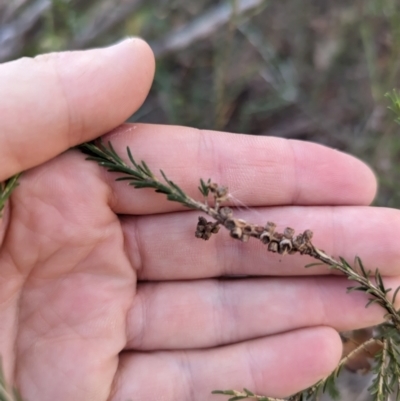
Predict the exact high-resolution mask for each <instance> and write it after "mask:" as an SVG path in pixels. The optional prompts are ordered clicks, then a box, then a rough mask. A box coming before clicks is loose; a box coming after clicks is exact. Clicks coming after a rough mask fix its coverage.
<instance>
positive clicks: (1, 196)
mask: <svg viewBox="0 0 400 401" xmlns="http://www.w3.org/2000/svg"><path fill="white" fill-rule="evenodd" d="M19 176H20V174H16V175H14V176H13V177H11V178H10V179H8V180H7V181H5V182H4V183H1V182H0V217H1V213H2V211H3V209H4V206H5V203H6V201H7V199H8V198H9V197H10V195H11V193H12V191H13V190H14V188H15V187H16V186H17V185H18V178H19Z"/></svg>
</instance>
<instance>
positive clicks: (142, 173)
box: [81, 141, 400, 401]
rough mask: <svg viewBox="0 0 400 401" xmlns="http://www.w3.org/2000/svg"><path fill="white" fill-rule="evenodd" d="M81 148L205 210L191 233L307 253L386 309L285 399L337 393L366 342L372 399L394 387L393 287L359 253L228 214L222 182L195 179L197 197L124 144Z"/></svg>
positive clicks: (262, 399) (398, 321)
mask: <svg viewBox="0 0 400 401" xmlns="http://www.w3.org/2000/svg"><path fill="white" fill-rule="evenodd" d="M81 149H82V150H83V151H84V152H85V153H87V154H88V155H89V157H88V160H92V161H95V162H97V163H98V164H99V165H101V166H103V167H105V168H107V169H108V170H109V171H111V172H118V173H121V174H123V175H122V176H121V177H119V178H117V180H120V181H128V182H129V184H130V185H132V186H134V187H135V188H154V189H155V190H156V192H160V193H163V194H165V195H167V199H169V200H171V201H174V202H179V203H181V204H183V205H185V206H187V207H189V208H192V209H196V210H199V211H202V212H204V213H205V214H207V215H208V216H210V217H211V218H212V219H213V221H207V220H206V219H205V218H204V217H202V216H201V217H199V220H198V223H197V228H196V232H195V236H196V237H197V238H200V239H203V240H208V239H210V238H211V236H212V235H213V234H216V233H218V231H219V229H220V227H224V228H225V229H227V230H228V231H229V233H230V236H231V237H232V238H234V239H237V240H240V241H242V242H247V241H248V240H249V239H250V238H251V237H252V238H255V239H258V240H259V241H261V242H262V243H263V244H265V245H266V250H267V251H269V252H273V253H279V254H283V255H284V254H290V255H291V254H295V253H299V254H301V255H309V256H311V257H312V258H314V259H316V260H317V261H318V262H322V264H326V265H328V266H329V267H330V268H331V269H334V270H338V271H340V272H342V273H343V274H344V275H346V276H347V278H348V279H349V280H352V281H355V282H356V283H357V286H355V287H349V291H362V292H364V293H366V294H368V295H370V296H371V298H370V299H369V302H368V304H367V306H368V305H370V304H372V303H377V304H379V305H380V306H381V307H383V308H384V309H385V310H386V311H387V314H386V316H385V317H386V322H385V324H383V325H382V326H381V329H382V333H381V335H380V336H379V338H373V339H370V340H368V341H366V342H365V343H363V344H361V345H359V346H358V347H357V348H356V349H355V350H353V351H352V352H351V353H350V354H349V355H347V356H346V357H344V358H343V359H342V360H341V361H340V363H339V365H338V367H337V368H336V369H335V371H334V372H333V373H332V374H331V375H330V376H328V377H327V378H325V379H323V380H321V381H319V382H318V383H317V384H315V385H314V386H312V387H310V388H309V389H306V390H304V391H302V392H300V393H297V394H295V395H293V396H291V397H289V398H288V399H287V400H289V401H302V400H309V399H311V397H314V396H316V394H317V393H318V391H319V390H320V389H322V391H325V390H326V391H328V392H329V393H330V394H331V395H332V396H338V391H337V390H336V387H335V380H336V378H337V376H338V374H339V372H340V370H341V368H342V367H343V366H344V365H345V364H346V362H347V361H348V360H349V359H350V358H352V357H353V356H354V355H356V354H357V353H358V352H360V351H361V350H365V349H366V348H367V347H368V346H370V345H371V344H372V343H381V344H383V351H382V352H381V354H380V356H381V357H382V358H383V359H382V361H381V363H380V365H379V369H378V370H376V373H377V380H375V382H374V383H375V385H376V386H377V387H378V388H377V389H375V387H376V386H375V387H374V388H373V389H372V392H373V393H374V394H378V396H377V398H376V400H377V401H384V398H382V397H381V395H382V394H383V395H389V394H391V393H392V392H393V391H394V390H392V387H393V386H390V385H389V384H388V380H389V379H387V377H386V376H384V374H387V375H388V377H390V380H391V382H392V381H393V378H394V379H396V380H397V381H398V379H399V378H398V376H399V375H400V352H399V351H398V349H397V348H396V346H397V345H398V340H396V343H393V346H392V351H391V353H388V351H387V338H391V337H394V332H396V333H397V334H398V333H399V330H400V316H399V313H398V312H397V310H396V308H395V306H394V303H395V298H396V295H397V293H398V292H399V290H396V291H395V293H394V295H392V297H391V300H389V299H388V298H387V295H388V293H389V292H390V291H391V289H386V288H385V286H384V283H383V280H382V277H381V275H380V273H379V271H378V270H376V271H375V274H374V275H373V278H372V279H371V276H372V274H371V272H370V271H367V270H366V269H365V267H364V266H363V263H362V261H361V260H360V259H359V258H356V261H355V267H352V266H350V264H349V263H347V262H346V261H345V260H344V259H343V258H339V260H336V259H334V258H333V257H331V256H329V255H327V254H326V253H325V252H324V251H322V250H320V249H318V248H317V247H316V246H314V244H313V243H312V241H311V239H312V236H313V233H312V231H311V230H305V231H304V232H303V233H299V234H297V235H295V231H294V229H293V228H290V227H286V228H285V230H284V231H283V233H280V232H278V231H277V230H276V224H275V223H273V222H267V223H266V225H264V226H261V225H257V224H253V223H248V222H247V221H245V220H242V219H238V218H236V217H234V212H233V209H231V208H229V207H226V206H222V204H223V203H224V202H226V201H227V200H228V199H229V198H230V194H229V191H228V188H227V187H225V186H220V185H218V184H216V183H213V182H211V180H208V181H204V180H200V186H199V191H200V192H201V194H202V195H203V197H204V201H203V202H200V201H197V200H195V199H193V198H191V197H190V196H188V195H187V194H186V193H185V192H184V191H183V190H182V189H181V188H180V187H179V186H178V185H177V184H175V183H174V182H173V181H171V180H169V179H168V177H167V176H166V175H165V173H164V172H163V171H162V170H161V171H160V172H161V175H162V177H163V180H162V181H161V180H159V179H158V178H157V177H156V176H155V175H154V174H153V173H152V172H151V170H150V169H149V167H148V166H147V165H146V163H145V162H143V161H142V162H141V163H137V162H136V161H135V160H134V158H133V157H132V154H131V151H130V149H129V148H127V155H128V158H129V160H130V162H131V164H132V165H128V164H127V163H125V162H124V161H123V160H122V158H121V157H120V156H119V155H118V154H117V153H116V152H115V150H114V148H113V147H112V145H111V143H109V145H108V147H106V146H105V145H104V144H102V143H101V141H98V142H92V143H88V144H84V145H81ZM210 196H211V197H212V198H213V199H212V201H211V202H210V199H209V197H210ZM316 264H321V263H313V264H311V265H308V266H306V267H311V266H313V265H316ZM396 338H397V337H396ZM388 355H389V356H388ZM388 361H389V362H388ZM388 365H390V366H391V369H392V370H391V371H390V372H389V373H387V366H388ZM373 385H374V384H373ZM374 391H375V392H374ZM215 394H224V395H230V396H232V397H231V398H230V400H229V401H237V400H241V399H245V398H252V399H256V400H259V401H283V400H281V399H276V398H270V397H266V396H261V395H256V394H254V393H252V392H251V391H249V390H246V389H245V390H243V391H237V390H223V391H221V390H219V391H216V392H215Z"/></svg>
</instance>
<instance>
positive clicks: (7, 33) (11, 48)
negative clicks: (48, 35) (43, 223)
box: [0, 0, 51, 62]
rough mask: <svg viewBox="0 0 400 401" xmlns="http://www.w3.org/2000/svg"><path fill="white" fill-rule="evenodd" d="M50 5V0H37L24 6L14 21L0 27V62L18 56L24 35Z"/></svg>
mask: <svg viewBox="0 0 400 401" xmlns="http://www.w3.org/2000/svg"><path fill="white" fill-rule="evenodd" d="M50 7H51V0H37V1H35V2H34V3H32V5H30V6H28V7H26V8H24V10H23V12H22V13H21V15H20V16H19V17H18V18H16V19H15V20H14V21H12V22H10V23H8V24H4V25H3V26H2V27H0V62H2V61H6V60H9V59H11V58H13V57H15V56H18V54H19V53H20V52H21V50H22V48H23V45H24V36H25V35H26V34H27V33H28V32H29V31H30V30H31V29H32V27H33V26H34V25H35V24H36V23H37V22H38V21H39V19H40V18H41V17H42V16H43V15H44V14H45V12H46V11H47V10H48V9H49V8H50Z"/></svg>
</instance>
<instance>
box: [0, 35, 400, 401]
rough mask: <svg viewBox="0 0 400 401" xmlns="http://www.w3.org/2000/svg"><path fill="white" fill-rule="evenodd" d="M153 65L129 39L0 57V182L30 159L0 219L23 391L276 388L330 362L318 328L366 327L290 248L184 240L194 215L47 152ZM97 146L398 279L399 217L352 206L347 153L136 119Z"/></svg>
mask: <svg viewBox="0 0 400 401" xmlns="http://www.w3.org/2000/svg"><path fill="white" fill-rule="evenodd" d="M152 73H153V60H152V56H151V53H150V52H149V50H148V48H147V47H146V45H144V44H143V43H142V42H141V41H138V40H135V41H130V42H124V43H122V44H120V45H119V46H117V47H115V48H110V49H109V50H102V51H100V50H95V51H88V52H84V53H69V54H65V55H58V56H44V58H42V59H40V58H39V59H38V60H34V61H32V60H20V61H17V62H13V63H8V64H4V65H2V66H0V91H1V92H2V99H6V101H5V102H2V103H1V104H0V116H1V125H2V130H1V133H0V160H1V161H2V162H1V168H0V179H6V178H8V177H10V176H11V175H12V174H14V173H16V172H18V171H20V170H24V169H27V168H31V170H29V171H27V172H25V173H24V175H23V177H22V178H21V185H20V186H19V187H18V188H17V189H16V190H15V192H14V193H13V195H12V198H11V207H9V208H6V210H5V213H4V217H3V220H2V221H1V223H0V224H2V230H3V232H4V238H2V245H1V249H0V273H1V274H0V354H1V355H2V356H3V363H4V365H5V371H6V374H7V376H8V378H9V379H10V380H12V381H14V382H15V384H16V385H17V387H18V388H19V389H20V390H21V392H22V394H23V397H24V398H25V399H26V400H31V401H34V400H41V401H47V400H48V401H50V400H54V399H58V400H72V399H73V400H77V401H79V400H82V401H83V400H85V401H87V400H91V399H93V400H96V401H97V400H112V401H114V400H115V401H116V400H118V401H126V400H129V399H132V400H140V401H150V400H156V399H157V400H159V399H163V400H166V401H170V400H171V401H172V400H174V401H176V400H182V401H183V400H185V401H186V400H191V401H196V400H211V399H216V396H212V395H211V394H210V391H211V390H213V389H216V388H242V387H248V388H250V389H251V390H253V391H256V392H257V393H262V394H268V395H271V396H284V395H288V394H290V393H294V392H297V391H299V390H300V389H302V388H305V387H307V386H309V385H311V384H312V383H313V382H315V381H317V380H318V379H320V378H321V377H324V376H326V375H327V374H328V373H329V372H330V371H331V370H333V369H334V368H335V366H336V364H337V362H338V360H339V358H340V353H341V342H340V339H339V336H338V334H337V333H336V331H335V330H341V331H342V330H351V329H355V328H360V327H364V326H370V325H373V324H376V323H378V322H380V321H381V320H382V316H383V312H382V311H381V310H380V309H379V307H371V308H369V309H368V310H365V303H366V297H365V296H364V295H363V294H351V295H346V294H345V292H346V287H347V286H348V285H349V283H348V280H347V279H346V278H343V277H339V276H331V275H328V274H329V271H328V270H327V269H326V268H324V267H318V268H313V269H307V270H306V269H304V265H305V264H306V263H308V262H309V261H308V259H307V258H306V257H301V256H297V255H296V256H285V257H282V256H280V255H272V254H271V253H268V252H266V251H265V248H264V247H263V246H262V245H261V244H260V243H259V242H256V241H250V242H249V243H247V244H243V243H240V242H238V241H233V240H232V239H231V238H229V236H228V235H227V234H226V233H225V234H221V235H218V236H216V237H215V238H214V237H213V238H212V239H211V240H210V241H208V242H203V241H200V240H198V239H196V238H194V234H193V233H194V230H195V225H196V222H197V216H198V213H197V212H187V211H184V210H183V209H182V208H181V207H180V205H177V204H173V203H169V202H167V201H165V200H164V198H163V196H162V195H160V194H156V193H154V192H152V191H151V190H134V189H133V188H132V187H129V186H127V185H125V184H124V183H121V182H119V183H118V182H115V181H114V179H115V174H111V173H108V172H106V171H105V170H104V169H102V168H101V167H99V166H97V165H96V164H95V163H91V162H87V161H85V160H84V159H85V156H84V155H82V154H80V153H79V152H78V151H76V150H69V151H67V152H65V153H63V154H61V155H60V156H58V157H56V158H54V159H52V158H53V157H55V156H57V155H58V154H60V153H61V152H63V151H65V150H66V149H67V148H69V147H71V146H73V145H75V144H77V143H80V142H83V141H87V140H90V139H92V138H95V137H97V136H99V135H101V134H103V133H105V132H107V131H109V130H111V129H112V128H114V127H116V126H117V125H119V124H120V123H122V122H123V121H124V120H125V119H126V118H127V117H128V116H129V115H130V114H131V113H132V112H134V111H135V110H136V109H137V108H138V107H139V105H140V103H141V102H142V101H143V99H144V97H145V95H146V94H147V91H148V88H149V86H150V81H151V78H152ZM104 140H105V141H107V140H110V141H111V142H112V143H113V146H114V147H115V148H116V150H117V151H118V152H119V153H120V154H121V155H123V154H124V153H125V147H126V146H129V147H130V148H131V150H132V152H133V154H134V157H135V158H136V159H137V160H141V159H143V160H145V161H146V162H147V163H148V164H149V165H150V166H151V167H152V168H153V170H156V169H157V167H161V168H163V170H164V171H165V172H166V173H167V174H168V177H169V178H171V179H173V180H174V181H176V182H177V183H179V185H180V186H181V187H182V188H184V189H185V190H187V192H188V193H189V194H191V195H192V196H196V188H197V184H198V179H199V178H200V177H203V178H208V177H212V179H213V180H214V181H217V182H218V183H220V184H226V185H228V186H229V188H230V189H231V190H232V191H233V192H234V193H235V195H236V196H237V197H238V198H239V199H240V200H241V201H242V202H244V203H245V204H247V205H248V206H249V207H251V208H252V210H250V211H245V212H243V217H246V220H248V221H252V222H255V223H259V224H263V223H264V222H265V221H267V220H269V221H274V222H276V223H277V224H279V226H282V227H285V226H292V227H294V228H296V230H299V231H301V230H304V229H307V228H310V229H312V230H313V231H314V239H315V240H314V243H315V244H316V245H317V246H318V247H319V248H322V249H324V250H325V251H326V252H327V253H328V254H333V255H335V256H337V255H341V256H343V257H345V258H348V259H352V258H353V257H354V255H356V254H357V255H359V256H361V257H362V258H363V260H364V261H365V262H366V264H367V265H368V266H369V267H371V268H374V267H376V266H379V267H380V268H381V272H382V274H384V275H386V276H388V277H387V278H386V280H387V282H388V286H389V287H392V288H395V287H397V286H398V285H399V284H400V280H399V278H398V277H397V275H398V267H397V264H396V261H397V260H398V259H399V253H400V250H399V249H398V246H397V244H396V236H395V233H397V232H398V230H399V225H400V219H399V214H398V212H397V211H394V210H390V209H380V208H371V207H367V206H365V205H368V204H369V203H370V202H371V200H372V198H373V196H374V193H375V187H376V184H375V179H374V176H373V174H372V173H371V172H370V170H369V169H368V168H367V167H366V166H365V165H363V164H362V163H361V162H359V161H357V160H356V159H354V158H352V157H350V156H347V155H345V154H342V153H340V152H337V151H334V150H331V149H328V148H325V147H322V146H319V145H315V144H311V143H304V142H299V141H287V140H283V139H278V138H265V137H252V136H242V135H229V134H224V133H216V132H209V131H198V130H195V129H191V128H184V127H170V126H155V125H143V124H134V125H125V126H122V127H119V128H118V129H115V130H114V131H112V132H111V133H110V134H108V135H107V136H106V138H105V139H104ZM50 159H51V160H50ZM34 166H36V167H34ZM236 191H238V192H236ZM255 208H256V211H254V209H255ZM256 219H258V221H255V220H256ZM226 275H252V276H257V278H243V277H242V278H236V279H224V278H221V277H223V276H226Z"/></svg>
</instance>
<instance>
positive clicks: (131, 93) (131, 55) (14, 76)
mask: <svg viewBox="0 0 400 401" xmlns="http://www.w3.org/2000/svg"><path fill="white" fill-rule="evenodd" d="M153 75H154V57H153V54H152V51H151V49H150V47H149V46H148V45H147V44H146V43H145V42H143V41H142V40H140V39H136V38H134V39H128V40H125V41H123V42H121V43H119V44H117V45H114V46H111V47H108V48H104V49H93V50H86V51H73V52H64V53H52V54H46V55H43V56H38V57H35V58H33V59H31V58H23V59H20V60H16V61H12V62H8V63H5V64H2V65H0V99H1V101H0V181H3V180H5V179H7V178H8V177H10V176H12V175H13V174H16V173H17V172H20V171H22V170H26V169H28V168H30V167H33V166H36V165H38V164H41V163H43V162H45V161H47V160H49V159H51V158H53V157H55V156H56V155H58V154H60V153H62V152H63V151H65V150H66V149H68V148H70V147H72V146H75V145H77V144H79V143H82V142H85V141H88V140H91V139H93V138H96V137H98V136H100V135H101V134H103V133H105V132H107V131H109V130H111V129H112V128H114V127H116V126H118V125H119V124H121V123H123V122H124V121H125V120H126V119H127V118H128V117H129V116H130V115H131V114H132V113H133V112H135V111H136V110H137V109H138V108H139V107H140V105H141V104H142V103H143V101H144V99H145V97H146V95H147V93H148V91H149V89H150V86H151V83H152V79H153Z"/></svg>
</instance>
